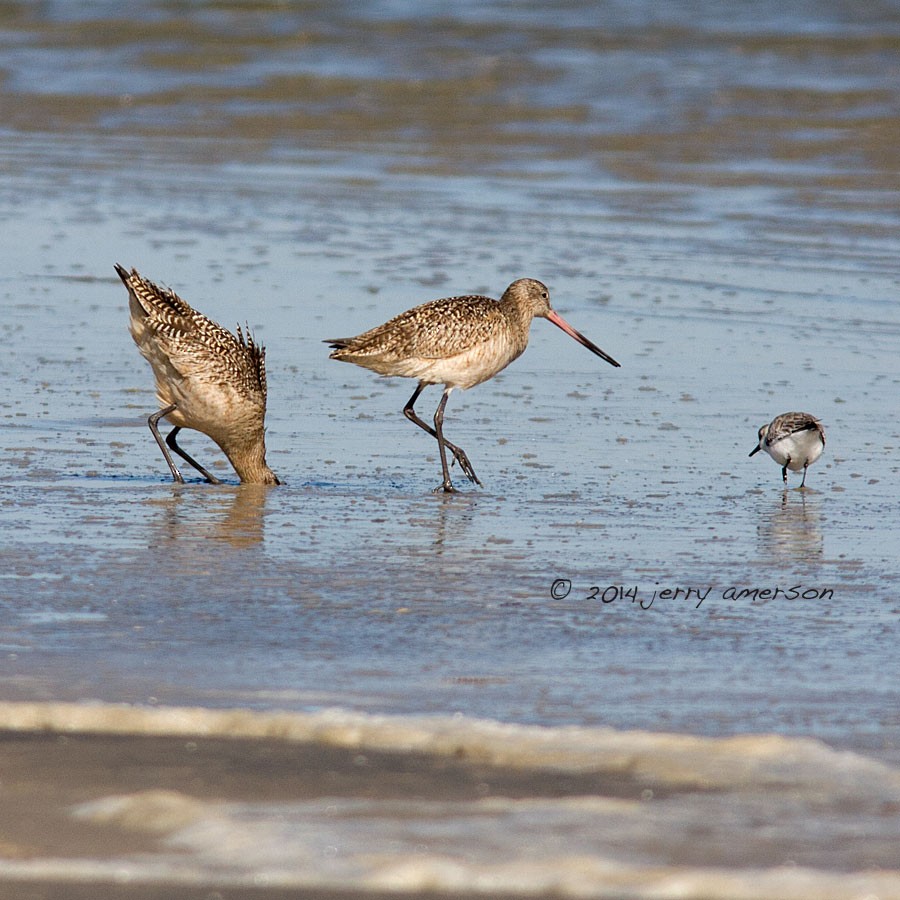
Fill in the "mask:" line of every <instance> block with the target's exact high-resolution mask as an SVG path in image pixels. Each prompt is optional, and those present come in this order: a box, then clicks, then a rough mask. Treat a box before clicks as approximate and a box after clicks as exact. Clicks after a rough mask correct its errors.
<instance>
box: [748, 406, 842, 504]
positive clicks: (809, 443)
mask: <svg viewBox="0 0 900 900" xmlns="http://www.w3.org/2000/svg"><path fill="white" fill-rule="evenodd" d="M824 449H825V429H824V428H823V427H822V423H821V422H820V421H819V420H818V419H817V418H816V417H815V416H811V415H810V414H809V413H802V412H789V413H784V415H781V416H776V417H775V418H774V419H772V421H771V422H770V423H769V424H768V425H763V426H762V427H761V428H760V429H759V443H758V444H757V445H756V446H755V447H754V448H753V449H752V450H751V451H750V456H753V454H754V453H757V452H758V451H760V450H765V451H766V453H768V454H769V456H771V457H772V459H774V460H775V462H777V463H778V465H779V466H781V477H782V479H783V480H784V483H785V484H787V470H788V469H790V470H791V471H792V472H799V471H800V470H801V469H803V481H801V482H800V487H803V486H804V485H805V484H806V470H807V469H808V468H809V467H810V466H811V465H812V464H813V463H814V462H815V461H816V460H817V459H818V458H819V457H820V456H821V455H822V451H823V450H824Z"/></svg>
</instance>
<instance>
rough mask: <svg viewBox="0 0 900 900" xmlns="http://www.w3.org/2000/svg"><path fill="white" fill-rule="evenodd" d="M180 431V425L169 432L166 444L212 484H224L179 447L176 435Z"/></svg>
mask: <svg viewBox="0 0 900 900" xmlns="http://www.w3.org/2000/svg"><path fill="white" fill-rule="evenodd" d="M179 431H181V426H180V425H178V426H177V427H175V428H173V429H172V430H171V431H170V432H169V434H168V437H166V443H167V444H168V445H169V446H170V447H171V448H172V449H173V450H174V451H175V452H176V453H177V454H178V455H179V456H180V457H181V458H182V459H183V460H184V461H185V462H186V463H190V465H192V466H193V467H194V468H195V469H196V470H197V471H198V472H199V473H200V474H201V475H202V476H203V477H204V478H205V479H206V480H207V481H208V482H209V483H210V484H221V483H222V482H221V481H219V479H218V478H216V476H215V475H213V474H212V473H210V472H207V471H206V469H204V468H203V466H201V465H200V463H198V462H197V460H196V459H194V457H193V456H191V455H190V454H189V453H188V452H187V451H186V450H182V449H181V447H179V446H178V442H177V441H176V440H175V435H176V434H178V432H179Z"/></svg>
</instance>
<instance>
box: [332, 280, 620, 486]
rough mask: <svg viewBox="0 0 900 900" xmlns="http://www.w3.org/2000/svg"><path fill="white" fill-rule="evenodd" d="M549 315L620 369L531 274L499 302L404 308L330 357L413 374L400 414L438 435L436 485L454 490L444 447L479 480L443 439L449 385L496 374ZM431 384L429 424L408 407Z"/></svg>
mask: <svg viewBox="0 0 900 900" xmlns="http://www.w3.org/2000/svg"><path fill="white" fill-rule="evenodd" d="M535 316H537V317H539V318H542V319H549V320H550V321H551V322H552V323H553V324H554V325H557V326H558V327H559V328H561V329H562V330H563V331H564V332H565V333H566V334H568V335H569V336H570V337H573V338H575V340H576V341H578V342H579V343H580V344H583V345H584V346H585V347H587V348H588V350H590V351H591V352H592V353H596V354H597V356H599V357H601V358H602V359H605V360H606V361H607V362H608V363H609V364H610V365H613V366H618V365H619V363H617V362H616V361H615V360H614V359H613V358H612V357H611V356H608V355H607V354H606V353H604V352H603V351H602V350H601V349H600V348H599V347H597V346H596V345H595V344H593V343H591V341H589V340H588V339H587V338H586V337H585V336H584V335H583V334H581V333H580V332H578V331H576V330H575V329H574V328H573V327H572V326H571V325H569V323H568V322H566V321H565V319H563V317H562V316H560V315H559V313H557V312H555V311H554V310H553V309H551V308H550V292H549V291H548V290H547V288H546V287H545V286H544V285H543V284H541V282H540V281H535V280H534V279H533V278H520V279H519V280H518V281H514V282H513V283H512V284H511V285H510V286H509V287H508V288H507V289H506V290H505V291H504V292H503V296H502V297H501V298H500V300H499V301H498V300H494V299H492V298H491V297H480V296H468V297H446V298H444V299H442V300H433V301H432V302H431V303H423V304H422V305H421V306H416V307H414V308H413V309H409V310H407V311H406V312H404V313H400V315H399V316H396V317H395V318H393V319H391V320H390V321H389V322H385V324H384V325H379V326H378V327H377V328H373V329H371V330H370V331H366V332H364V333H363V334H360V335H357V336H356V337H351V338H333V339H330V340H327V341H325V343H326V344H330V346H331V349H332V353H331V356H330V358H331V359H337V360H341V361H342V362H351V363H355V364H356V365H358V366H363V368H366V369H371V370H372V371H373V372H377V373H378V374H379V375H400V376H403V377H405V378H415V379H417V380H418V382H419V384H418V386H417V387H416V389H415V391H413V395H412V397H410V398H409V401H408V402H407V404H406V406H405V407H404V408H403V414H404V415H405V416H406V418H407V419H409V420H410V422H414V423H415V424H416V425H418V426H419V428H422V429H423V430H424V431H427V432H428V433H429V434H430V435H431V436H432V437H434V438H437V442H438V449H439V450H440V454H441V471H442V473H443V476H444V483H443V484H442V485H441V486H440V487H438V488H436V490H441V488H443V490H444V491H446V492H448V493H449V492H452V491H454V490H455V488H454V487H453V483H452V482H451V481H450V471H449V469H448V467H447V453H446V451H447V450H449V451H450V452H451V453H452V454H453V457H454V459H455V460H456V461H457V462H458V463H459V467H460V469H462V471H463V474H464V475H465V476H466V477H467V478H468V479H469V481H471V482H473V483H474V484H481V482H480V481H479V480H478V476H477V475H476V474H475V470H474V469H473V468H472V464H471V463H470V462H469V457H468V456H466V454H465V451H463V449H462V448H461V447H457V446H456V445H455V444H451V443H450V441H448V440H447V439H446V438H445V437H444V431H443V424H444V407H445V406H446V405H447V398H448V397H449V396H450V392H451V391H452V390H453V389H454V388H460V389H461V390H466V389H468V388H470V387H474V386H475V385H476V384H481V382H483V381H487V380H488V379H489V378H493V377H494V376H495V375H496V374H497V373H498V372H499V371H501V370H502V369H505V368H506V367H507V366H508V365H509V364H510V363H511V362H512V361H513V360H514V359H516V357H518V356H520V355H521V354H522V352H523V351H524V350H525V347H526V346H528V332H529V329H530V328H531V320H532V319H533V318H534V317H535ZM429 384H443V385H444V394H443V396H442V397H441V402H440V403H439V404H438V408H437V411H436V412H435V414H434V428H432V427H431V426H430V425H428V424H427V423H425V422H423V421H422V419H420V418H419V417H418V415H416V412H415V409H414V408H413V407H414V405H415V402H416V400H417V399H418V398H419V394H421V393H422V391H423V390H424V389H425V387H427V386H428V385H429Z"/></svg>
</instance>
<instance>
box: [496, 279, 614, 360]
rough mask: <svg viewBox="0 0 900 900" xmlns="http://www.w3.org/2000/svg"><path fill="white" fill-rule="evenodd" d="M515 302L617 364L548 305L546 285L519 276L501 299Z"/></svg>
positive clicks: (548, 296)
mask: <svg viewBox="0 0 900 900" xmlns="http://www.w3.org/2000/svg"><path fill="white" fill-rule="evenodd" d="M504 300H505V301H507V302H512V303H515V305H516V306H518V307H519V308H520V309H523V310H525V311H526V312H530V313H531V315H532V316H534V317H535V318H539V319H549V320H550V321H551V322H552V323H553V324H554V325H556V327H557V328H561V329H562V330H563V331H564V332H565V333H566V334H567V335H569V337H572V338H575V340H576V341H578V343H579V344H581V345H582V346H584V347H587V348H588V350H590V351H591V353H596V354H597V356H599V357H600V359H604V360H606V362H608V363H609V364H610V365H611V366H618V365H619V363H617V362H616V361H615V360H614V359H613V358H612V357H611V356H610V355H609V354H608V353H604V352H603V351H602V350H601V349H600V348H599V347H598V346H597V345H596V344H595V343H594V342H593V341H590V340H588V339H587V338H586V337H585V336H584V335H583V334H582V333H581V332H580V331H576V329H574V328H573V327H572V326H571V325H570V324H569V323H568V322H567V321H566V320H565V319H564V318H563V317H562V316H561V315H560V314H559V313H558V312H556V310H554V309H553V307H551V306H550V291H549V290H548V289H547V285H545V284H544V283H543V282H540V281H538V280H537V279H535V278H520V279H519V280H518V281H514V282H513V283H512V284H511V285H510V286H509V287H508V288H507V289H506V290H505V291H504V293H503V297H502V298H501V302H502V301H504Z"/></svg>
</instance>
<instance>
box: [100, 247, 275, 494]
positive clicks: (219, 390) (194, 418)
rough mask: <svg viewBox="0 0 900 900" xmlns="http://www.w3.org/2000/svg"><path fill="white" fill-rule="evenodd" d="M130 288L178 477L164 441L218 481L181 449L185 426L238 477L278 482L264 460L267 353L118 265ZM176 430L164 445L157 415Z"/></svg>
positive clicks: (153, 421)
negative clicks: (208, 442)
mask: <svg viewBox="0 0 900 900" xmlns="http://www.w3.org/2000/svg"><path fill="white" fill-rule="evenodd" d="M116 272H118V273H119V278H121V279H122V282H123V283H124V285H125V287H126V288H128V306H129V310H130V312H131V322H130V327H131V336H132V337H133V338H134V342H135V343H136V344H137V346H138V350H140V351H141V355H142V356H143V357H144V359H146V360H147V362H149V363H150V367H151V368H152V369H153V375H154V378H155V379H156V397H157V400H158V401H159V403H160V406H161V407H162V408H161V409H160V410H159V411H158V412H155V413H153V415H152V416H150V418H149V419H148V423H149V425H150V431H151V432H152V433H153V437H154V438H156V443H157V444H159V449H160V450H162V453H163V456H164V457H165V458H166V462H167V463H168V464H169V469H170V470H171V472H172V477H173V478H174V479H175V481H178V482H182V483H183V482H184V478H183V477H182V475H181V472H179V471H178V468H177V467H176V465H175V463H174V462H173V461H172V455H171V454H170V453H169V450H168V449H167V447H166V445H168V447H169V448H171V449H172V450H174V451H175V452H176V453H177V454H178V455H179V456H180V457H181V458H182V459H183V460H185V462H187V463H190V465H192V466H193V467H194V468H195V469H196V470H197V471H198V472H199V473H200V474H201V475H202V476H203V477H204V478H205V479H206V480H207V481H209V482H211V483H213V484H219V480H218V479H217V478H216V477H215V476H214V475H211V474H210V473H209V472H207V471H206V469H204V468H203V466H201V465H200V464H199V463H198V462H197V461H196V460H195V459H193V458H192V457H191V456H189V455H188V454H187V453H186V452H185V451H184V450H182V449H181V447H179V446H178V444H177V442H176V440H175V437H176V435H177V434H178V432H179V431H180V430H181V429H182V428H194V429H195V430H197V431H202V432H203V433H204V434H206V435H208V436H209V437H211V438H212V439H213V440H214V441H215V442H216V443H217V444H218V445H219V446H220V447H221V448H222V450H223V452H224V453H225V455H226V456H227V457H228V459H229V461H230V462H231V464H232V465H233V466H234V470H235V471H236V472H237V474H238V477H239V478H240V479H241V481H243V482H247V483H249V484H280V483H281V482H280V481H279V480H278V478H277V476H276V475H275V473H274V472H273V471H272V470H271V469H270V468H269V467H268V465H266V441H265V426H264V424H263V423H264V419H265V415H266V351H265V348H264V347H263V346H262V345H260V344H257V343H256V342H255V341H254V340H253V337H252V335H251V334H250V333H249V331H248V333H247V336H246V337H245V336H244V333H243V332H242V331H241V328H240V326H238V329H237V337H235V336H234V335H233V334H232V333H231V332H230V331H227V330H226V329H224V328H222V326H221V325H217V324H216V323H215V322H213V321H212V320H211V319H208V318H207V317H206V316H204V315H201V314H200V313H198V312H197V311H196V310H195V309H192V308H191V307H190V306H189V305H188V304H187V303H185V302H184V300H182V299H181V298H180V297H179V296H178V295H177V294H175V293H174V292H173V291H169V290H165V289H163V288H160V287H157V286H156V285H155V284H154V283H153V282H152V281H149V280H148V279H146V278H143V277H141V275H139V274H138V271H137V269H132V270H131V272H130V273H129V272H128V271H126V270H125V269H124V268H122V266H120V265H118V264H116ZM163 417H165V418H167V419H168V420H169V421H170V422H171V423H172V424H173V425H174V426H175V427H174V428H173V429H172V430H171V431H170V432H169V435H168V437H167V438H166V440H165V443H164V442H163V439H162V437H161V436H160V433H159V427H158V425H159V420H160V419H161V418H163Z"/></svg>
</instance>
